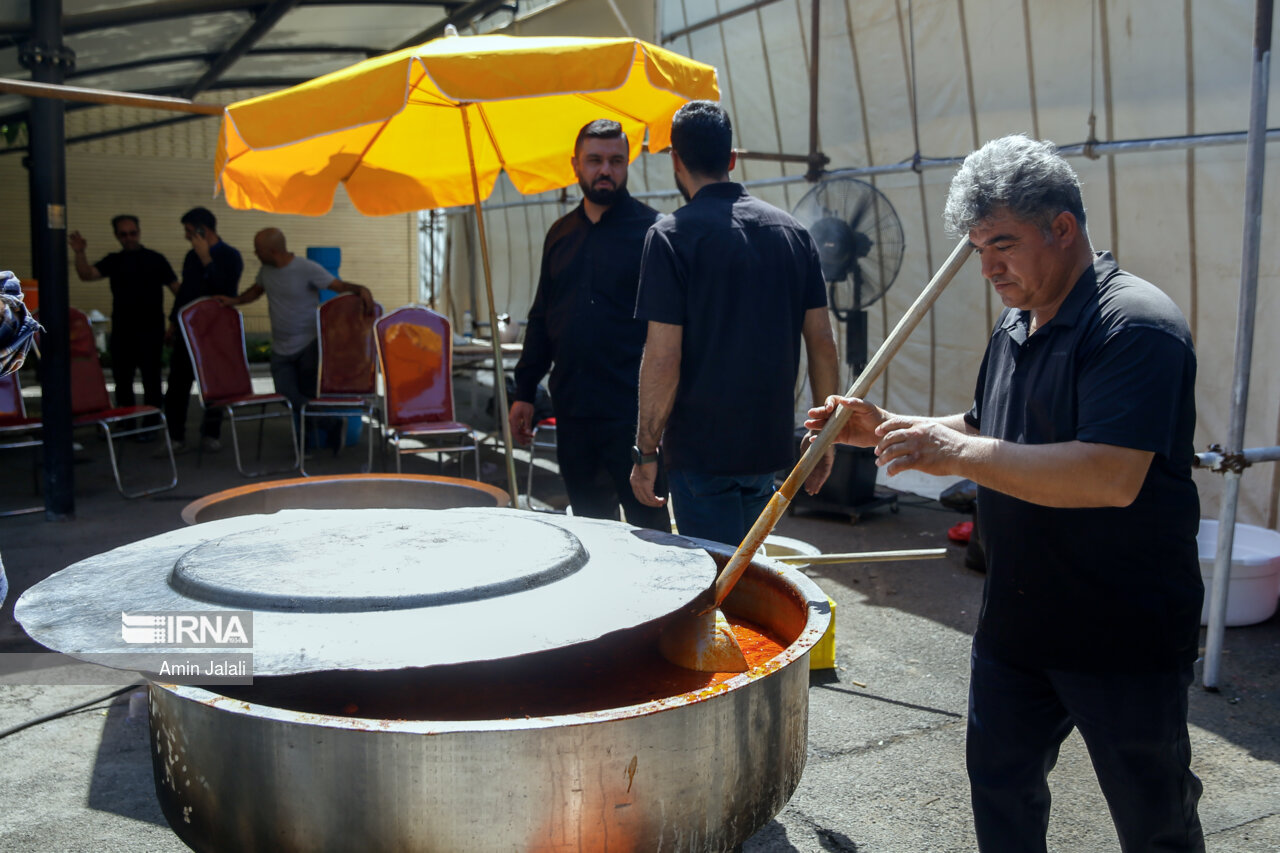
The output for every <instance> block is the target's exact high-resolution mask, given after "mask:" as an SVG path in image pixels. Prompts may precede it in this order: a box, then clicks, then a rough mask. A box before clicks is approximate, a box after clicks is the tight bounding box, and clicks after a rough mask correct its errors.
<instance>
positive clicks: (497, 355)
mask: <svg viewBox="0 0 1280 853" xmlns="http://www.w3.org/2000/svg"><path fill="white" fill-rule="evenodd" d="M461 106H462V135H463V137H464V138H465V139H466V140H467V162H468V164H470V166H471V196H472V198H474V199H475V208H476V228H477V230H478V231H479V233H480V262H481V264H482V266H483V267H484V293H485V297H486V298H487V299H488V300H489V337H490V338H491V339H492V343H493V387H494V390H495V391H496V392H497V400H498V402H497V405H496V406H495V408H494V412H493V414H494V416H495V417H496V418H497V419H498V425H499V427H500V428H501V429H502V444H503V449H504V450H505V451H506V452H505V454H504V456H505V457H506V460H507V491H508V492H509V493H510V494H511V507H512V509H519V508H520V489H519V487H518V486H517V485H516V463H515V455H514V453H513V452H512V450H511V424H510V423H509V422H508V421H507V412H508V411H509V409H510V406H509V404H508V403H507V376H506V372H505V371H504V370H503V369H502V336H501V335H499V334H498V311H497V309H496V308H495V307H494V303H493V279H492V277H491V275H490V273H489V243H488V241H487V240H486V239H485V234H484V211H482V210H481V209H480V181H479V179H478V178H476V157H475V152H474V151H473V150H472V148H471V121H470V119H468V118H467V107H468V106H469V105H468V104H462V105H461Z"/></svg>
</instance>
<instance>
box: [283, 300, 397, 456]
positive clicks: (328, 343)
mask: <svg viewBox="0 0 1280 853" xmlns="http://www.w3.org/2000/svg"><path fill="white" fill-rule="evenodd" d="M381 316H382V306H381V305H378V304H377V303H374V313H373V316H369V315H367V314H365V313H364V303H363V302H362V301H361V299H360V297H359V296H357V295H356V294H354V293H340V294H338V295H337V296H335V297H333V298H332V299H329V300H327V301H325V302H321V303H320V305H319V307H317V308H316V326H317V329H318V335H319V341H320V369H319V371H318V372H317V373H318V375H317V376H316V398H315V399H314V400H308V401H307V402H306V403H305V404H304V405H303V407H302V464H301V465H300V466H299V470H300V471H301V472H302V476H304V477H305V476H308V475H307V420H308V419H311V420H316V419H319V418H324V419H328V420H333V419H334V418H339V419H341V422H342V423H345V422H346V418H347V417H353V416H355V415H360V416H361V418H362V420H364V421H367V422H368V424H369V455H368V459H367V460H366V462H365V465H364V467H363V468H361V469H360V471H361V473H367V472H369V471H372V470H373V424H374V420H375V418H376V417H377V415H376V414H375V412H376V406H375V402H374V401H375V399H376V398H377V396H378V345H377V343H375V342H374V339H373V323H374V321H375V320H376V319H377V318H379V317H381ZM339 447H341V440H340V443H339Z"/></svg>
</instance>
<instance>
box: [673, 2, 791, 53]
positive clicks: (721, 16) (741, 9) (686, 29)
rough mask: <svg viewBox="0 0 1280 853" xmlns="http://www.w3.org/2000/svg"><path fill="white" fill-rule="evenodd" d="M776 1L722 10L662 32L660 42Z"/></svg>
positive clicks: (685, 34) (674, 38) (722, 21)
mask: <svg viewBox="0 0 1280 853" xmlns="http://www.w3.org/2000/svg"><path fill="white" fill-rule="evenodd" d="M777 2H778V0H756V2H755V3H748V4H747V5H746V6H739V7H738V8H737V9H734V10H732V11H729V12H723V13H721V14H719V15H715V16H713V17H710V18H707V19H706V20H703V21H699V22H698V23H696V24H690V25H689V26H687V27H684V28H683V29H679V30H673V31H672V32H669V33H663V34H662V43H663V44H666V43H667V42H671V41H675V40H676V39H678V38H680V37H681V36H687V35H689V34H690V33H693V32H697V31H698V30H704V29H706V28H707V27H714V26H715V25H716V24H720V23H724V22H725V21H727V20H729V19H730V18H736V17H738V16H739V15H745V14H746V13H748V12H754V11H755V10H756V9H762V8H764V7H765V6H771V5H773V4H774V3H777Z"/></svg>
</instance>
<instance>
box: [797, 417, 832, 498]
mask: <svg viewBox="0 0 1280 853" xmlns="http://www.w3.org/2000/svg"><path fill="white" fill-rule="evenodd" d="M817 436H818V434H817V433H816V432H810V433H809V434H808V435H806V436H805V437H804V443H803V445H802V446H803V447H804V448H805V449H808V447H809V445H810V444H812V443H813V440H814V439H815V438H817ZM835 464H836V449H835V448H834V447H828V448H827V452H826V453H824V454H822V458H820V459H819V460H818V464H817V465H814V466H813V470H812V471H810V472H809V476H808V477H806V478H805V481H804V490H805V491H806V492H808V493H809V494H811V495H816V494H817V493H818V492H819V491H821V490H822V485H823V484H824V483H825V482H827V478H828V477H830V476H831V469H832V468H834V467H835Z"/></svg>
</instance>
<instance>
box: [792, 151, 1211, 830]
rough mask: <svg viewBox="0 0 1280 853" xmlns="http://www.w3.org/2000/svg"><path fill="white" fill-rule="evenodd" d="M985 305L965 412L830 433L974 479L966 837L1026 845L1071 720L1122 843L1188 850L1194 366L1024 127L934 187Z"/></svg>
mask: <svg viewBox="0 0 1280 853" xmlns="http://www.w3.org/2000/svg"><path fill="white" fill-rule="evenodd" d="M946 220H947V225H948V227H949V228H950V229H952V230H953V231H955V232H957V233H966V232H967V233H968V235H969V240H970V242H971V243H972V244H973V246H974V248H975V250H976V252H977V253H978V255H979V256H980V258H981V261H982V274H983V276H984V277H985V278H986V279H987V280H988V281H990V282H991V285H992V286H993V287H994V288H995V290H996V292H997V293H998V294H999V295H1000V299H1001V301H1002V302H1003V303H1004V305H1005V311H1004V312H1003V313H1002V314H1001V316H1000V319H999V321H998V322H997V324H996V327H995V330H994V331H993V332H992V334H991V339H990V341H989V343H988V345H987V351H986V355H985V357H984V359H983V362H982V368H981V370H980V372H979V374H978V382H977V390H976V392H975V394H974V404H973V407H972V408H971V409H970V410H969V411H968V412H966V413H964V414H956V415H951V416H949V417H944V418H922V417H910V416H903V415H896V414H891V413H889V412H886V411H885V410H883V409H881V408H879V407H877V406H875V405H872V404H870V403H867V402H865V401H862V400H851V399H845V398H833V399H831V400H828V401H827V404H826V406H824V407H821V408H816V409H813V410H811V412H810V416H811V420H810V421H808V422H806V424H805V425H806V426H808V427H810V428H820V427H821V426H822V425H823V424H824V423H825V422H826V419H827V418H828V417H829V416H830V414H831V412H832V411H834V409H835V406H836V405H844V406H849V407H851V408H852V409H853V418H852V419H851V423H850V426H849V427H848V428H847V429H846V430H845V431H844V432H842V433H841V436H840V440H841V441H844V442H847V443H849V444H856V445H864V446H869V445H875V446H876V453H877V454H878V456H879V460H878V463H877V464H879V465H882V466H886V467H887V471H888V473H889V474H890V475H892V474H895V473H897V472H899V471H905V470H910V469H915V470H920V471H925V472H927V473H932V474H955V475H959V476H962V477H967V478H969V479H971V480H973V481H974V482H976V483H977V484H978V485H979V490H978V508H979V511H978V519H979V523H980V524H981V526H982V531H981V535H982V542H983V545H984V546H985V547H986V550H987V581H986V588H985V590H984V592H983V606H982V612H981V616H980V617H979V620H978V628H977V633H976V635H975V637H974V643H973V653H972V661H971V664H972V672H971V681H970V688H969V734H968V746H967V759H968V769H969V780H970V786H971V790H972V798H973V811H974V823H975V826H976V829H977V835H978V844H979V847H980V848H981V849H982V850H983V851H1004V850H1009V851H1013V850H1018V851H1023V850H1044V849H1045V829H1046V826H1047V825H1048V820H1049V788H1048V785H1047V782H1046V776H1047V774H1048V772H1049V770H1050V769H1051V768H1052V767H1053V764H1054V762H1055V760H1056V758H1057V754H1058V748H1059V746H1060V745H1061V743H1062V741H1063V740H1064V739H1065V738H1066V736H1067V735H1068V734H1069V733H1070V731H1071V729H1072V728H1076V729H1079V731H1080V734H1081V736H1082V737H1083V738H1084V741H1085V743H1086V744H1087V746H1088V748H1089V754H1090V756H1091V757H1092V759H1093V764H1094V769H1095V771H1096V772H1097V775H1098V782H1099V784H1100V785H1101V788H1102V791H1103V794H1104V795H1105V796H1106V798H1107V804H1108V806H1109V807H1110V810H1111V814H1112V818H1113V820H1114V822H1115V825H1116V830H1117V832H1118V834H1119V836H1120V842H1121V847H1122V849H1124V850H1135V851H1136V850H1165V851H1175V850H1176V851H1201V850H1203V849H1204V838H1203V834H1202V832H1201V829H1200V822H1199V818H1198V817H1197V814H1196V804H1197V801H1198V800H1199V797H1200V791H1201V785H1200V781H1199V780H1198V779H1197V778H1196V777H1195V775H1194V774H1192V772H1191V770H1190V767H1189V763H1190V752H1191V750H1190V745H1189V740H1188V737H1187V687H1188V686H1189V685H1190V683H1191V678H1192V670H1191V666H1192V662H1193V661H1194V660H1195V657H1196V652H1197V643H1198V637H1199V634H1198V631H1199V614H1200V605H1201V599H1202V597H1203V592H1204V590H1203V585H1202V583H1201V581H1200V574H1199V567H1198V562H1197V557H1196V542H1195V537H1196V529H1197V524H1198V520H1199V498H1198V496H1197V493H1196V487H1195V484H1194V483H1193V482H1192V480H1191V462H1192V455H1193V450H1192V433H1193V431H1194V428H1195V401H1194V398H1193V388H1194V384H1195V373H1196V359H1195V352H1194V350H1193V348H1192V344H1191V335H1190V332H1189V330H1188V328H1187V323H1186V321H1185V319H1184V318H1183V316H1182V314H1181V313H1180V312H1179V310H1178V308H1177V307H1176V306H1175V305H1174V304H1173V302H1172V301H1171V300H1170V299H1169V298H1168V297H1167V296H1165V294H1164V293H1162V292H1161V291H1160V290H1158V289H1157V288H1156V287H1155V286H1153V285H1151V284H1149V283H1147V282H1145V281H1143V280H1141V279H1139V278H1137V277H1135V276H1133V275H1130V274H1129V273H1126V272H1124V271H1122V270H1120V269H1119V268H1118V267H1117V265H1116V262H1115V259H1114V258H1112V257H1111V255H1110V254H1108V253H1105V252H1104V253H1098V254H1095V253H1094V252H1093V249H1092V246H1091V245H1090V242H1089V236H1088V232H1087V231H1086V230H1085V213H1084V206H1083V202H1082V200H1081V196H1080V186H1079V181H1078V179H1077V178H1076V175H1075V172H1074V171H1073V170H1072V169H1071V167H1070V166H1069V165H1068V164H1067V163H1066V161H1065V160H1063V159H1062V158H1061V157H1060V156H1058V154H1057V153H1056V151H1055V150H1054V148H1053V146H1052V145H1050V144H1047V143H1042V142H1036V141H1033V140H1030V139H1027V138H1026V137H1023V136H1009V137H1005V138H1003V139H997V140H994V141H992V142H989V143H987V144H986V145H985V146H983V147H982V148H981V149H980V150H979V151H976V152H974V153H973V154H971V155H969V157H967V158H966V159H965V161H964V164H963V165H962V166H961V167H960V170H959V172H958V173H957V174H956V176H955V178H954V179H953V180H952V183H951V191H950V194H949V197H948V199H947V207H946Z"/></svg>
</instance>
